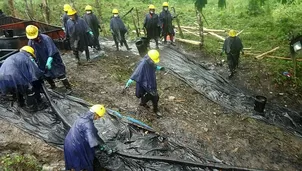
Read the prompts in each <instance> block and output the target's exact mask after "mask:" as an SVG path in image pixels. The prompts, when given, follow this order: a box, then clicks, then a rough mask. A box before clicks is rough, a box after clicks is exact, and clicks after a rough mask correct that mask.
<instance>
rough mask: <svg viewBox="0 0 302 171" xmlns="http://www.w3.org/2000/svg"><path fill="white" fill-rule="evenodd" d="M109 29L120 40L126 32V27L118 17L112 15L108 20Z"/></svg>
mask: <svg viewBox="0 0 302 171" xmlns="http://www.w3.org/2000/svg"><path fill="white" fill-rule="evenodd" d="M110 30H111V32H112V34H113V35H114V36H116V37H117V40H118V41H119V42H120V41H121V40H122V37H123V36H124V35H125V34H126V33H127V31H128V30H127V28H126V26H125V24H124V23H123V21H122V19H121V18H120V17H112V18H111V20H110Z"/></svg>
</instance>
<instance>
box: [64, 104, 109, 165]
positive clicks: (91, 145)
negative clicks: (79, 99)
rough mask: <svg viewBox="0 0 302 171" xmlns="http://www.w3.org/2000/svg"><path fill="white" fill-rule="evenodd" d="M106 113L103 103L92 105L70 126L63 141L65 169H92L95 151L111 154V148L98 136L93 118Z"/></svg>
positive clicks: (96, 118)
mask: <svg viewBox="0 0 302 171" xmlns="http://www.w3.org/2000/svg"><path fill="white" fill-rule="evenodd" d="M105 113H106V109H105V107H104V106H103V105H94V106H92V107H91V108H90V110H89V111H88V112H86V113H85V114H83V115H81V116H80V117H79V118H78V119H77V120H76V121H75V122H74V124H73V125H72V127H71V128H70V130H69V132H68V134H67V136H66V138H65V141H64V158H65V167H66V170H73V171H81V170H86V171H93V170H94V168H93V165H94V162H97V159H95V151H97V150H100V151H104V152H106V153H107V154H111V153H112V150H111V149H110V148H108V146H106V145H105V143H104V141H103V140H102V139H101V138H100V137H99V136H98V131H97V129H96V128H95V126H94V123H93V120H98V119H100V118H102V117H103V116H104V115H105Z"/></svg>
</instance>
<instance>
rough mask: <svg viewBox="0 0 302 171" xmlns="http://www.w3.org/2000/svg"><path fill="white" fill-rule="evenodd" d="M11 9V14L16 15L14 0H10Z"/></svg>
mask: <svg viewBox="0 0 302 171" xmlns="http://www.w3.org/2000/svg"><path fill="white" fill-rule="evenodd" d="M8 6H9V11H11V15H12V16H13V17H16V11H15V6H14V0H8Z"/></svg>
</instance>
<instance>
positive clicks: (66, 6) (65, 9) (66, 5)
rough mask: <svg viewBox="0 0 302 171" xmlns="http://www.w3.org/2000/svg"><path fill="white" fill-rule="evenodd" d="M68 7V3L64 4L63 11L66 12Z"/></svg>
mask: <svg viewBox="0 0 302 171" xmlns="http://www.w3.org/2000/svg"><path fill="white" fill-rule="evenodd" d="M70 8H71V6H70V5H69V4H65V5H64V11H65V12H67V11H68V10H69V9H70Z"/></svg>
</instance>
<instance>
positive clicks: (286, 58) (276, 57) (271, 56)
mask: <svg viewBox="0 0 302 171" xmlns="http://www.w3.org/2000/svg"><path fill="white" fill-rule="evenodd" d="M244 54H246V55H253V56H256V55H257V54H254V53H244ZM266 57H268V58H274V59H283V60H288V61H292V58H290V57H280V56H273V55H266ZM297 61H299V62H302V59H297Z"/></svg>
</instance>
